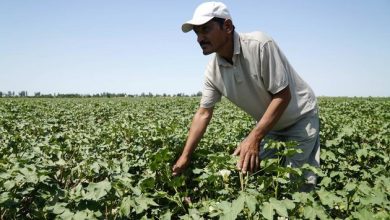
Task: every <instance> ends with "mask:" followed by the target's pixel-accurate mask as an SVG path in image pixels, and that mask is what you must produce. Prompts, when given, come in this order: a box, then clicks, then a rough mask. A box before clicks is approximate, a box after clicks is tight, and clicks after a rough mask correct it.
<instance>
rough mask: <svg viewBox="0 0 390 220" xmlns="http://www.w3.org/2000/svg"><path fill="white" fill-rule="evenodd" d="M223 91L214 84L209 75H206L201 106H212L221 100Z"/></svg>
mask: <svg viewBox="0 0 390 220" xmlns="http://www.w3.org/2000/svg"><path fill="white" fill-rule="evenodd" d="M221 96H222V95H221V93H220V92H219V91H218V89H217V88H215V86H214V85H213V83H212V82H211V81H210V79H209V78H208V77H205V82H204V86H203V91H202V98H201V100H200V107H202V108H212V107H214V106H215V104H216V103H217V102H219V101H221Z"/></svg>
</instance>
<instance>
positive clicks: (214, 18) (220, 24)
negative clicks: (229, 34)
mask: <svg viewBox="0 0 390 220" xmlns="http://www.w3.org/2000/svg"><path fill="white" fill-rule="evenodd" d="M225 20H226V19H225V18H218V17H213V18H212V19H211V21H214V22H217V23H218V24H219V27H220V28H223V24H224V23H225ZM234 29H235V27H234V25H233V32H234Z"/></svg>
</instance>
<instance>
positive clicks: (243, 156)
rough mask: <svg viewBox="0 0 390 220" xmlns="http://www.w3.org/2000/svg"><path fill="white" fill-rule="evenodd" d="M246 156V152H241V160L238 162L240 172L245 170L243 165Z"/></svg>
mask: <svg viewBox="0 0 390 220" xmlns="http://www.w3.org/2000/svg"><path fill="white" fill-rule="evenodd" d="M245 155H246V153H245V152H240V160H239V161H238V162H237V168H238V169H239V170H242V168H243V164H244V160H245Z"/></svg>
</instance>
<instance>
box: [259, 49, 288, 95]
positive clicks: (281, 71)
mask: <svg viewBox="0 0 390 220" xmlns="http://www.w3.org/2000/svg"><path fill="white" fill-rule="evenodd" d="M260 59H261V77H262V79H263V82H264V85H265V88H266V89H267V90H268V91H269V92H270V93H272V94H276V93H278V92H280V91H281V90H283V89H284V88H286V87H287V86H288V73H287V70H286V67H285V62H287V61H286V57H285V56H284V55H283V53H282V52H281V51H280V49H279V47H278V46H277V45H276V43H275V42H273V41H268V42H266V43H265V44H264V45H263V47H262V48H261V51H260Z"/></svg>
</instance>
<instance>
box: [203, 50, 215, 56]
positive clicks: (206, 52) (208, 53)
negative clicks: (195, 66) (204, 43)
mask: <svg viewBox="0 0 390 220" xmlns="http://www.w3.org/2000/svg"><path fill="white" fill-rule="evenodd" d="M212 53H214V51H208V50H203V55H205V56H206V55H210V54H212Z"/></svg>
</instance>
